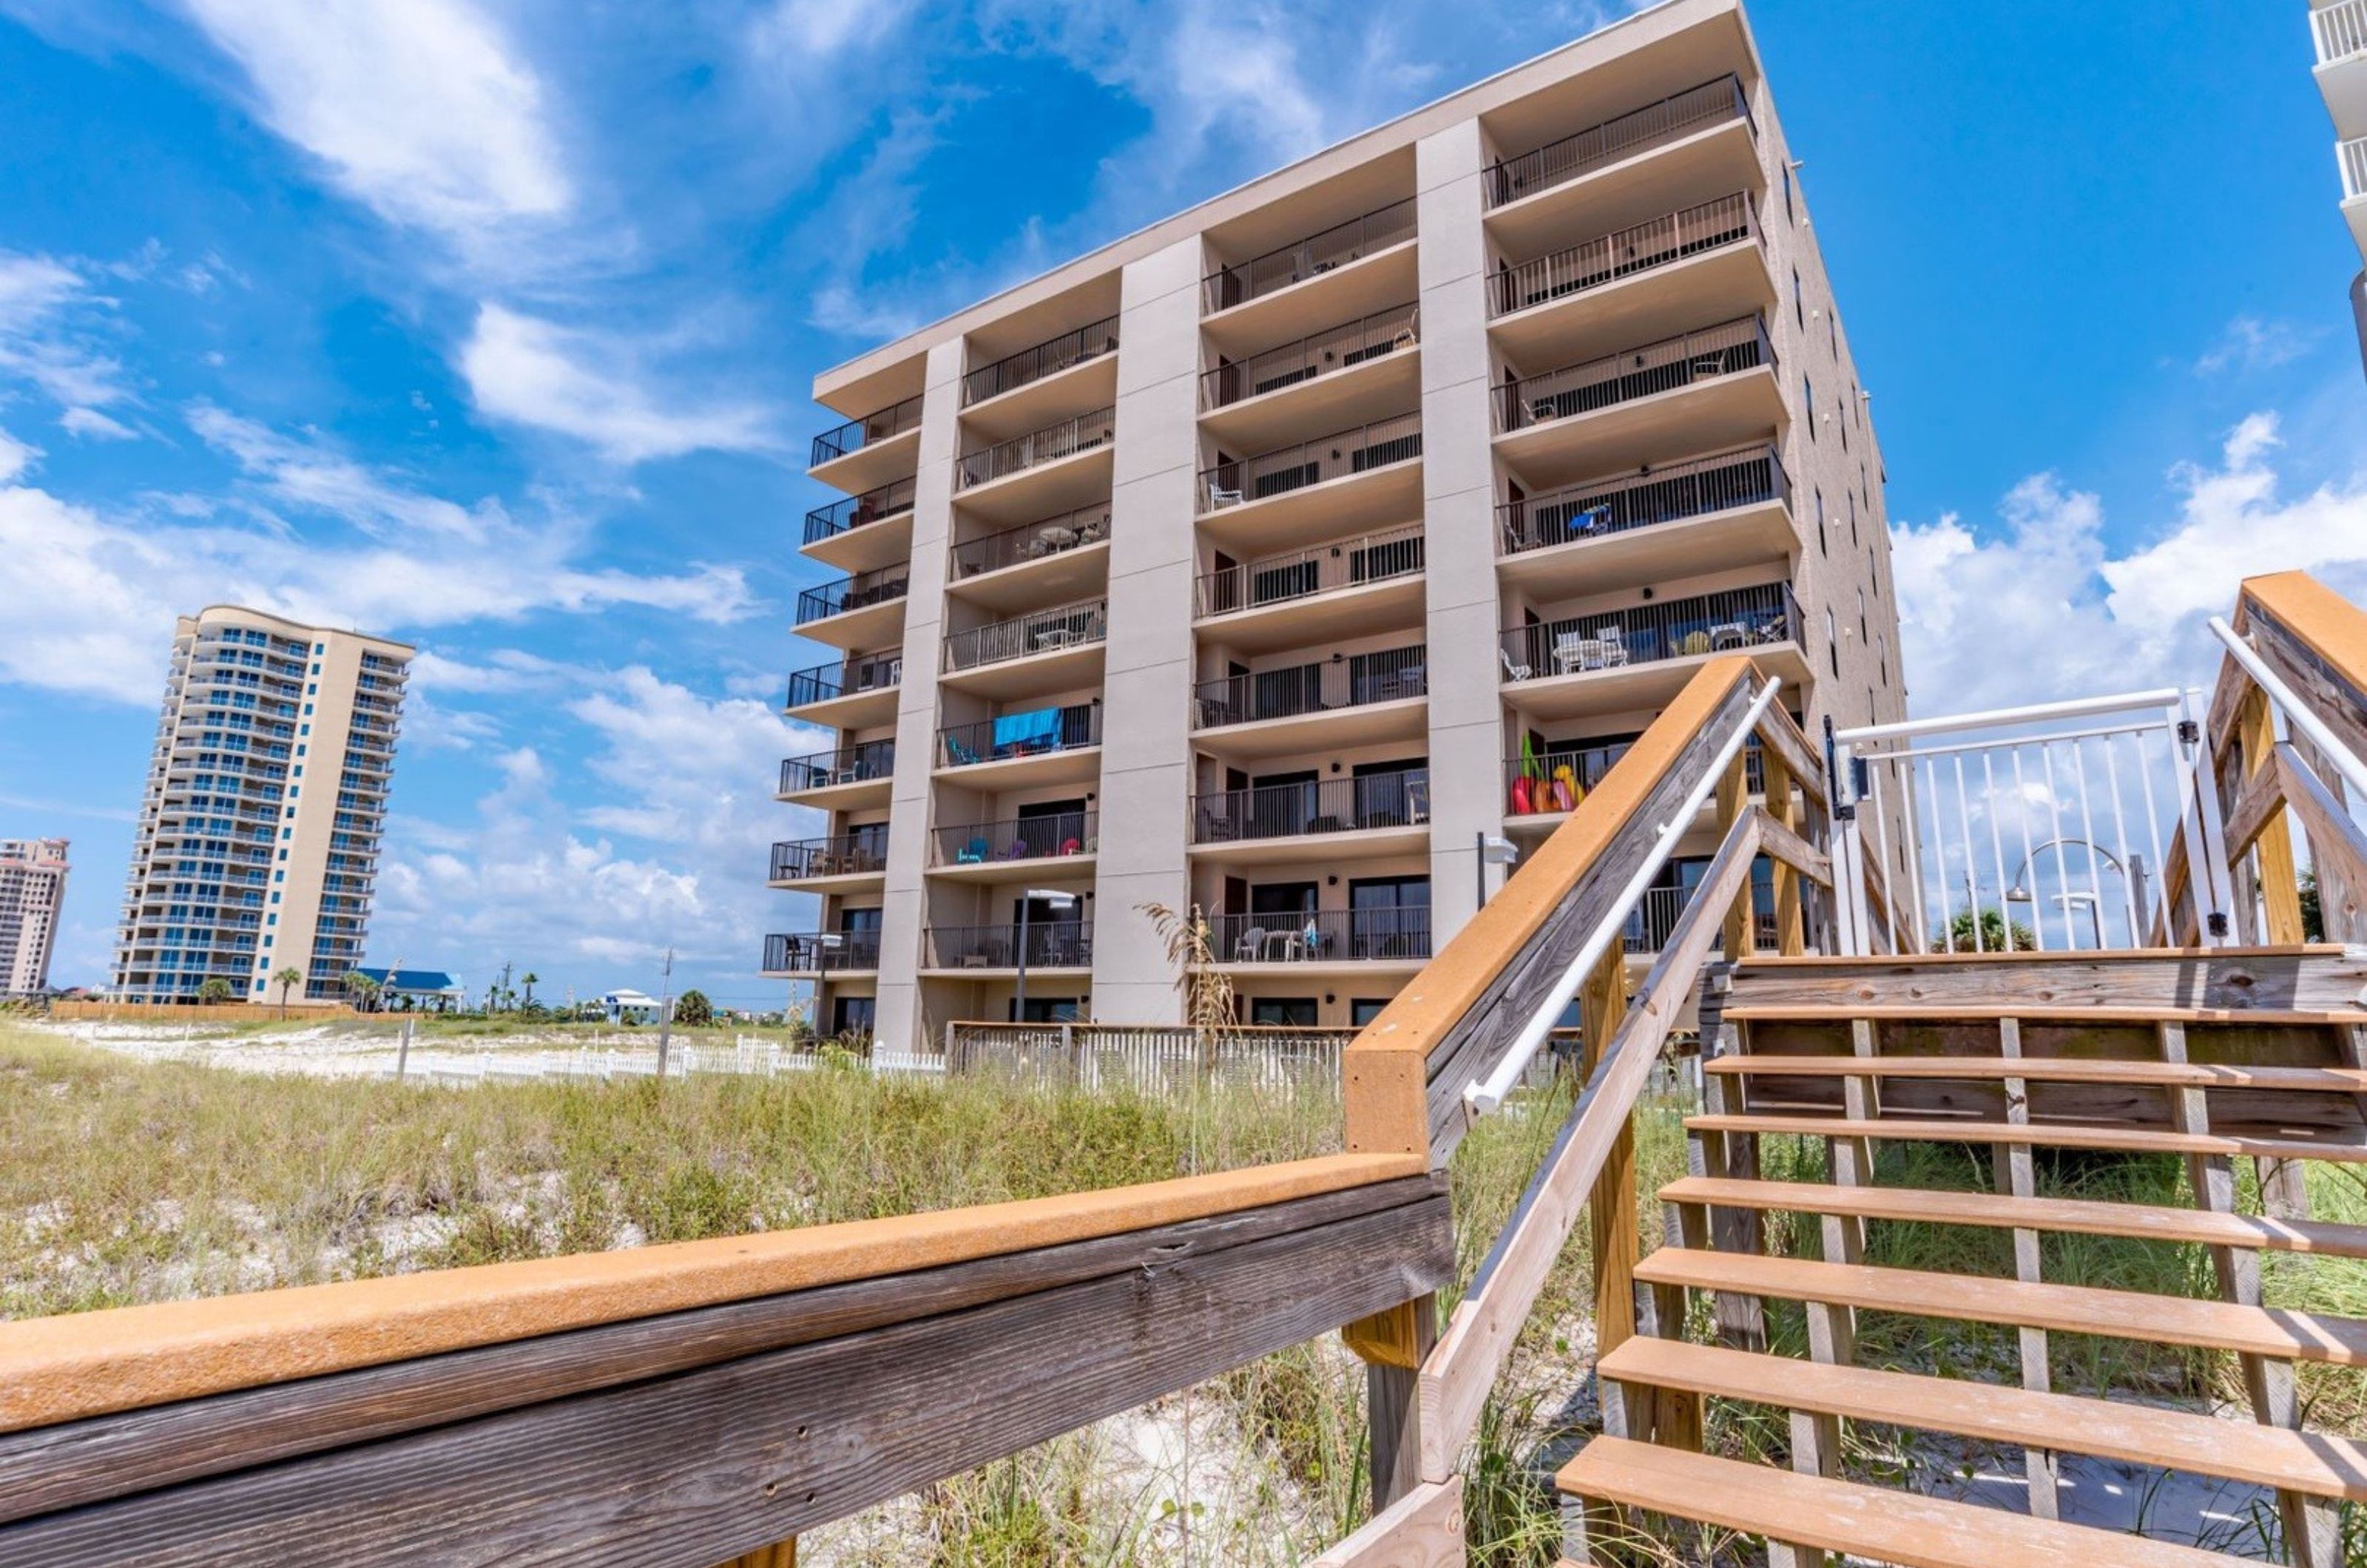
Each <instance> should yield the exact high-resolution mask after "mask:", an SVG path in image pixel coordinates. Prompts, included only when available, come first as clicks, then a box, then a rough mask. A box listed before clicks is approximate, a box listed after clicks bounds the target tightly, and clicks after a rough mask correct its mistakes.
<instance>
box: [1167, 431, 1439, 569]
mask: <svg viewBox="0 0 2367 1568" xmlns="http://www.w3.org/2000/svg"><path fill="white" fill-rule="evenodd" d="M1420 463H1421V414H1420V413H1419V412H1411V413H1401V414H1399V415H1397V416H1395V417H1394V418H1390V419H1385V420H1378V421H1376V422H1374V423H1370V424H1364V425H1359V426H1356V427H1355V428H1353V429H1351V430H1342V431H1338V432H1335V433H1334V434H1330V435H1324V436H1319V437H1318V438H1316V439H1315V440H1312V441H1302V442H1299V443H1297V444H1296V445H1293V446H1284V447H1281V448H1279V449H1276V450H1272V451H1268V452H1265V453H1263V454H1261V455H1260V456H1258V457H1247V458H1236V457H1226V456H1224V455H1223V454H1222V453H1221V452H1220V453H1219V454H1218V457H1217V462H1216V463H1215V464H1214V465H1213V466H1212V467H1209V468H1203V469H1202V470H1201V471H1200V476H1199V479H1200V482H1199V493H1198V496H1197V502H1198V504H1199V508H1200V515H1201V517H1202V518H1203V519H1204V520H1205V522H1204V524H1203V527H1204V530H1205V531H1206V534H1207V536H1208V537H1209V538H1210V539H1211V540H1212V541H1214V542H1216V543H1217V544H1218V545H1220V546H1222V547H1228V548H1231V547H1241V546H1245V545H1248V544H1250V543H1251V542H1255V543H1260V544H1263V545H1265V546H1266V547H1269V548H1271V547H1274V546H1277V545H1290V544H1305V543H1312V542H1313V539H1314V538H1315V537H1318V536H1323V535H1337V534H1339V533H1341V532H1342V531H1343V530H1345V529H1347V528H1351V527H1353V526H1355V525H1358V524H1388V523H1401V522H1403V521H1405V520H1406V519H1407V518H1408V517H1410V516H1414V515H1418V514H1419V513H1420V512H1421V468H1420Z"/></svg>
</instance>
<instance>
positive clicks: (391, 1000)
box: [354, 964, 465, 1012]
mask: <svg viewBox="0 0 2367 1568" xmlns="http://www.w3.org/2000/svg"><path fill="white" fill-rule="evenodd" d="M354 973H355V974H357V975H359V976H364V977H365V978H368V979H370V980H373V981H375V982H377V984H378V1000H377V1002H376V1003H375V1005H376V1006H377V1007H379V1008H380V1009H382V1010H387V1011H390V1012H449V1011H450V1010H452V1009H454V1008H457V1007H459V1006H461V1005H462V1003H463V1001H464V1000H465V994H464V993H463V992H462V991H461V989H460V982H459V980H457V979H455V978H453V977H452V976H450V975H448V974H447V973H445V972H444V971H443V970H441V969H372V968H369V967H368V966H367V965H361V964H357V965H356V966H355V968H354Z"/></svg>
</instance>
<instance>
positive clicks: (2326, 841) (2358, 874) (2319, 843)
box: [2276, 743, 2367, 942]
mask: <svg viewBox="0 0 2367 1568" xmlns="http://www.w3.org/2000/svg"><path fill="white" fill-rule="evenodd" d="M2276 770H2277V775H2278V778H2279V780H2280V782H2281V783H2282V785H2283V793H2284V797H2285V803H2286V804H2287V805H2288V806H2290V807H2292V808H2293V815H2294V816H2296V817H2298V818H2301V829H2302V833H2303V835H2304V836H2305V837H2306V838H2307V839H2308V840H2309V858H2310V863H2311V864H2312V865H2314V866H2315V867H2316V870H2317V895H2318V923H2319V925H2320V926H2321V927H2322V928H2323V929H2324V930H2325V931H2326V934H2327V936H2329V937H2331V938H2333V939H2334V940H2336V941H2338V942H2341V941H2355V940H2358V935H2357V933H2361V931H2367V908H2361V904H2360V902H2359V900H2360V899H2361V897H2362V895H2367V833H2361V831H2360V829H2359V824H2358V823H2357V822H2356V821H2355V820H2353V819H2352V818H2351V815H2350V811H2349V810H2348V809H2347V808H2345V807H2344V806H2343V804H2342V802H2341V801H2340V800H2339V798H2337V796H2336V795H2335V793H2334V791H2333V790H2332V789H2331V788H2330V787H2329V786H2328V785H2327V783H2326V781H2325V780H2323V779H2321V778H2319V777H2318V775H2317V773H2316V770H2315V769H2313V768H2311V767H2310V766H2309V765H2308V763H2306V762H2305V761H2303V760H2302V756H2301V752H2300V751H2299V750H2297V749H2296V748H2295V747H2294V746H2293V745H2292V744H2291V743H2286V744H2283V745H2280V746H2279V747H2278V748H2277V750H2276ZM2329 893H2331V894H2332V895H2333V898H2332V900H2331V901H2329V898H2328V894H2329Z"/></svg>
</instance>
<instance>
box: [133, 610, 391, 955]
mask: <svg viewBox="0 0 2367 1568" xmlns="http://www.w3.org/2000/svg"><path fill="white" fill-rule="evenodd" d="M413 651H414V650H413V649H412V648H411V647H410V646H409V645H407V644H404V643H399V642H391V641H389V640H387V639H386V638H383V637H368V636H364V635H363V634H361V633H359V632H346V631H334V630H331V629H329V628H326V627H323V626H304V625H301V624H300V623H298V622H295V621H290V620H288V619H285V618H283V617H281V616H278V615H266V614H265V613H264V612H262V611H260V610H246V609H240V608H238V607H236V606H234V605H227V604H216V605H211V606H210V607H208V608H206V609H203V610H200V611H198V613H197V614H196V615H184V616H182V617H180V619H179V621H178V623H177V624H176V627H175V629H174V635H173V657H172V668H171V673H170V674H169V675H168V677H167V678H166V680H165V683H164V712H163V716H162V717H161V718H160V719H159V720H158V722H157V727H156V743H155V748H154V750H153V752H152V753H151V755H150V758H149V767H148V784H147V789H146V791H145V793H144V794H143V795H142V798H141V804H140V824H139V828H138V829H137V831H136V833H135V835H134V838H133V840H132V851H131V872H130V879H129V882H128V884H127V886H126V887H125V889H124V901H123V920H122V924H121V927H120V929H119V931H118V933H117V940H116V953H115V975H114V986H113V991H114V994H115V996H116V997H117V998H119V999H121V1000H126V1001H135V1002H189V1001H195V1000H197V999H198V991H199V989H200V988H201V987H203V986H204V984H205V982H206V981H207V980H209V979H215V978H219V979H222V980H226V981H228V982H229V983H230V986H231V989H232V995H233V996H234V997H235V998H238V999H241V1000H245V1001H277V999H278V998H279V994H280V992H279V987H277V985H276V984H274V983H273V982H272V978H271V977H272V976H274V975H277V973H279V972H280V971H281V970H283V969H289V968H293V969H295V970H296V971H297V972H298V973H300V975H301V976H303V980H302V983H301V984H300V985H297V986H294V987H290V988H289V992H288V995H289V998H291V999H300V1000H312V1001H326V1000H334V999H337V998H342V997H343V995H344V994H345V993H344V987H345V971H346V970H348V969H350V968H352V967H353V966H354V965H355V964H357V963H358V962H360V959H361V956H362V944H363V942H364V940H365V938H366V936H367V934H368V926H369V908H370V896H371V891H372V888H373V886H374V884H375V879H376V876H377V874H378V855H379V840H380V837H381V835H382V833H383V831H384V829H385V825H386V802H387V792H388V790H389V788H390V786H391V784H392V782H393V776H394V744H395V737H396V734H397V732H398V729H399V728H400V720H401V717H402V693H403V683H404V680H405V677H406V672H407V671H408V669H409V667H410V662H411V658H412V654H413Z"/></svg>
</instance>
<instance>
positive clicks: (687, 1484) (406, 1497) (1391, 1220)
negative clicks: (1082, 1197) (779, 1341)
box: [0, 1192, 1455, 1568]
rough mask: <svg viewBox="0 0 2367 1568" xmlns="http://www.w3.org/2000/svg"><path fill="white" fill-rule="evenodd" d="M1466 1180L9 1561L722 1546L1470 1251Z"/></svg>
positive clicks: (771, 1355) (368, 1557)
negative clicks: (132, 1550)
mask: <svg viewBox="0 0 2367 1568" xmlns="http://www.w3.org/2000/svg"><path fill="white" fill-rule="evenodd" d="M1454 1263H1455V1258H1454V1235H1453V1225H1452V1220H1451V1218H1450V1216H1449V1214H1448V1211H1447V1200H1446V1198H1445V1196H1444V1194H1443V1193H1437V1192H1429V1193H1425V1194H1424V1195H1422V1196H1420V1197H1419V1198H1417V1199H1416V1200H1415V1201H1412V1202H1409V1203H1405V1204H1401V1205H1399V1206H1398V1207H1396V1208H1392V1209H1386V1210H1380V1211H1376V1212H1375V1213H1366V1214H1361V1215H1357V1216H1354V1217H1353V1218H1349V1219H1345V1220H1341V1221H1337V1222H1334V1223H1331V1224H1319V1225H1314V1226H1311V1227H1309V1228H1307V1229H1304V1230H1295V1231H1292V1232H1289V1233H1287V1234H1285V1235H1276V1236H1271V1237H1267V1238H1265V1239H1263V1240H1259V1241H1253V1242H1249V1243H1246V1244H1244V1245H1242V1246H1239V1247H1228V1248H1226V1249H1224V1250H1223V1251H1221V1252H1216V1253H1212V1254H1209V1255H1207V1256H1205V1257H1188V1258H1181V1259H1177V1260H1175V1261H1172V1262H1154V1263H1150V1264H1148V1265H1145V1266H1142V1267H1138V1268H1133V1269H1128V1270H1127V1271H1126V1272H1124V1273H1121V1274H1115V1275H1111V1276H1108V1277H1105V1278H1101V1279H1095V1280H1086V1281H1083V1282H1080V1283H1075V1284H1069V1285H1063V1286H1060V1287H1058V1288H1056V1289H1053V1290H1049V1291H1043V1292H1036V1293H1033V1294H1030V1295H1025V1296H1021V1297H1018V1298H1015V1299H1013V1300H1009V1301H1002V1302H998V1303H993V1304H991V1305H989V1306H984V1307H978V1308H972V1309H970V1310H968V1311H963V1312H956V1313H951V1314H942V1315H937V1316H932V1317H927V1318H923V1319H920V1320H918V1321H913V1322H908V1323H901V1324H898V1325H894V1326H892V1327H889V1328H883V1329H876V1330H872V1331H870V1332H867V1333H863V1334H855V1335H848V1336H843V1337H837V1338H832V1339H828V1340H823V1341H820V1342H818V1343H814V1344H810V1345H803V1346H798V1347H797V1348H791V1349H787V1350H777V1351H772V1352H768V1353H765V1354H761V1355H755V1356H747V1357H741V1358H738V1359H733V1360H730V1361H726V1362H722V1363H720V1364H718V1365H715V1366H710V1367H705V1368H701V1369H699V1370H697V1371H690V1372H685V1373H677V1374H674V1375H673V1376H667V1377H659V1378H652V1379H649V1380H647V1381H644V1382H636V1383H632V1384H629V1385H627V1386H624V1387H620V1388H614V1389H608V1390H604V1391H602V1392H600V1393H591V1394H583V1395H578V1396H575V1397H572V1398H564V1399H557V1400H551V1401H547V1402H545V1403H542V1404H535V1405H531V1406H528V1407H526V1408H524V1409H519V1410H513V1411H508V1412H504V1413H503V1414H501V1415H497V1416H487V1417H481V1418H479V1419H476V1420H471V1421H464V1422H460V1423H457V1424H455V1425H451V1426H447V1427H438V1428H436V1429H433V1430H431V1431H427V1432H423V1433H418V1434H415V1435H412V1436H407V1437H404V1438H399V1439H391V1440H381V1441H379V1442H374V1443H366V1444H361V1445H357V1446H356V1447H352V1448H347V1449H343V1450H336V1451H334V1452H329V1453H323V1454H318V1455H314V1456H311V1457H309V1458H306V1459H301V1460H296V1461H286V1462H282V1463H278V1464H273V1465H267V1466H264V1467H260V1468H257V1469H254V1470H248V1471H242V1472H235V1473H232V1474H228V1475H221V1476H216V1477H213V1478H210V1479H208V1480H205V1481H200V1482H195V1483H188V1484H185V1485H181V1486H176V1487H171V1488H167V1489H164V1490H162V1491H155V1492H147V1493H142V1494H141V1495H136V1496H131V1497H127V1498H121V1499H119V1500H117V1501H113V1502H109V1503H105V1504H99V1505H95V1506H85V1507H80V1508H74V1509H70V1510H67V1511H65V1512H62V1513H53V1514H48V1515H44V1516H42V1517H38V1518H33V1519H27V1520H22V1521H19V1522H17V1523H16V1524H12V1525H8V1526H6V1527H0V1561H5V1562H8V1563H10V1564H11V1565H12V1568H59V1565H63V1564H68V1563H75V1564H80V1563H87V1562H96V1561H106V1560H113V1559H119V1558H120V1557H121V1556H122V1554H123V1552H124V1551H125V1548H126V1543H130V1542H136V1543H137V1544H138V1548H139V1551H140V1553H141V1554H142V1556H143V1557H145V1558H149V1559H153V1560H154V1561H158V1562H174V1563H176V1564H183V1565H195V1564H253V1565H256V1568H260V1565H262V1564H266V1563H285V1562H305V1563H309V1564H323V1565H327V1564H341V1563H357V1564H358V1563H369V1564H377V1563H382V1562H390V1561H401V1562H416V1561H430V1560H435V1559H438V1558H443V1557H448V1556H449V1555H450V1554H451V1548H452V1546H453V1545H454V1542H455V1531H456V1530H459V1531H465V1535H466V1541H467V1547H468V1551H469V1553H470V1557H471V1559H472V1560H474V1561H479V1562H504V1563H505V1564H561V1563H564V1564H567V1565H568V1568H708V1564H712V1563H715V1562H720V1561H724V1560H726V1559H728V1558H730V1557H731V1556H732V1555H734V1554H735V1553H742V1552H746V1551H753V1550H756V1549H758V1548H760V1547H763V1546H765V1545H767V1544H769V1543H772V1542H776V1541H779V1540H786V1539H787V1538H788V1537H790V1536H793V1535H797V1534H799V1533H802V1532H804V1531H807V1530H809V1529H812V1528H813V1527H814V1526H816V1525H819V1524H821V1523H822V1522H824V1521H826V1520H829V1519H832V1518H837V1517H843V1516H844V1515H846V1514H849V1513H853V1512H855V1510H857V1509H859V1508H864V1507H867V1506H871V1505H872V1504H875V1503H878V1502H880V1501H882V1500H884V1499H886V1498H889V1497H892V1496H895V1495H899V1494H901V1493H904V1492H908V1491H910V1490H912V1488H914V1487H916V1486H920V1485H923V1484H926V1483H930V1482H933V1481H935V1480H938V1479H941V1478H943V1477H945V1476H948V1475H952V1474H956V1473H958V1472H962V1471H965V1470H968V1469H972V1468H974V1467H976V1466H977V1465H980V1464H982V1463H985V1462H987V1461H991V1460H993V1459H996V1458H1000V1457H1002V1456H1004V1455H1007V1454H1011V1453H1014V1452H1017V1451H1018V1450H1022V1449H1025V1448H1027V1447H1030V1446H1032V1445H1034V1444H1036V1443H1039V1442H1042V1441H1044V1440H1046V1439H1048V1438H1052V1437H1054V1436H1057V1435H1059V1433H1062V1432H1067V1431H1070V1430H1073V1429H1075V1428H1076V1427H1080V1426H1082V1425H1085V1424H1086V1423H1088V1422H1091V1421H1094V1420H1098V1419H1100V1418H1102V1417H1104V1416H1109V1415H1113V1414H1116V1412H1118V1411H1122V1410H1127V1409H1131V1408H1133V1407H1134V1406H1136V1405H1138V1404H1142V1403H1143V1402H1145V1401H1146V1400H1149V1399H1152V1398H1156V1397H1158V1396H1160V1395H1161V1394H1164V1393H1170V1392H1172V1391H1173V1390H1175V1389H1178V1388H1183V1387H1187V1386H1189V1385H1190V1384H1192V1383H1195V1382H1199V1381H1201V1380H1203V1379H1205V1378H1207V1377H1210V1376H1213V1375H1215V1374H1216V1373H1217V1372H1219V1371H1226V1370H1229V1369H1230V1368H1232V1367H1236V1366H1240V1365H1241V1364H1242V1363H1244V1362H1246V1361H1249V1360H1251V1359H1255V1358H1257V1357H1259V1356H1263V1355H1266V1354H1270V1353H1271V1352H1273V1351H1275V1350H1279V1349H1282V1348H1285V1347H1287V1346H1290V1345H1295V1344H1297V1343H1299V1342H1300V1341H1302V1340H1305V1339H1308V1338H1312V1337H1315V1336H1317V1335H1319V1334H1322V1333H1325V1332H1328V1331H1329V1330H1331V1329H1333V1328H1336V1327H1337V1326H1338V1325H1341V1324H1342V1323H1344V1322H1347V1321H1349V1320H1350V1319H1352V1318H1355V1317H1359V1316H1362V1315H1365V1314H1368V1313H1371V1312H1375V1311H1377V1310H1378V1309H1379V1308H1381V1307H1383V1306H1385V1305H1387V1304H1388V1303H1392V1302H1397V1301H1403V1300H1405V1299H1407V1298H1409V1297H1410V1296H1413V1295H1416V1294H1419V1293H1421V1292H1423V1291H1427V1290H1432V1289H1434V1288H1436V1287H1437V1286H1438V1285H1440V1284H1442V1283H1444V1281H1445V1280H1447V1279H1449V1278H1451V1277H1452V1275H1453V1272H1454Z"/></svg>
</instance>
